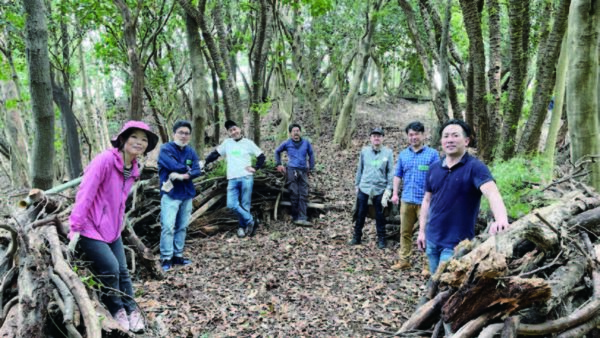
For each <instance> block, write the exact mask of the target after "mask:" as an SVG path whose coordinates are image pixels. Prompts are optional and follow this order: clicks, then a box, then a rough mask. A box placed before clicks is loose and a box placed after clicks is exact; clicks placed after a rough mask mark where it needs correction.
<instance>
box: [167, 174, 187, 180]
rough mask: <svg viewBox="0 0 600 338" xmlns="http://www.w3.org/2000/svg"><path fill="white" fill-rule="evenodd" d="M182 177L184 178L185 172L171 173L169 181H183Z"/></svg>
mask: <svg viewBox="0 0 600 338" xmlns="http://www.w3.org/2000/svg"><path fill="white" fill-rule="evenodd" d="M184 179H185V174H180V173H171V174H170V175H169V180H171V181H183V180H184Z"/></svg>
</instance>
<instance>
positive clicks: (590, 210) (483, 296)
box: [396, 184, 600, 337]
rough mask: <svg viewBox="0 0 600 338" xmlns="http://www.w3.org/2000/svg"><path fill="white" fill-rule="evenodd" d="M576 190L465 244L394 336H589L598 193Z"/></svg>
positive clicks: (594, 308)
mask: <svg viewBox="0 0 600 338" xmlns="http://www.w3.org/2000/svg"><path fill="white" fill-rule="evenodd" d="M578 186H579V189H572V188H573V187H572V186H570V187H568V188H566V189H561V188H559V187H554V188H553V189H551V190H552V191H550V190H549V191H547V193H548V194H550V193H552V194H553V195H554V197H556V196H560V198H558V199H555V201H554V202H553V203H552V204H550V205H549V206H546V207H543V208H540V209H536V210H534V211H532V212H531V213H530V214H528V215H526V216H525V217H522V218H521V219H519V220H517V221H515V222H514V223H512V226H511V228H510V229H509V230H508V231H506V232H504V233H501V234H497V235H495V236H489V235H488V234H483V235H480V236H478V237H477V238H475V239H474V240H473V241H463V242H461V243H460V244H459V245H458V246H457V247H456V249H455V254H454V257H453V258H452V259H451V260H450V261H448V262H446V263H443V264H441V265H440V267H439V269H438V271H437V273H436V274H435V275H434V276H432V279H431V281H430V282H429V284H428V290H427V295H426V296H425V299H423V300H422V302H421V304H422V305H420V306H419V307H418V308H417V309H416V311H415V312H414V313H413V315H412V316H411V318H409V319H408V320H407V321H406V322H405V323H404V324H403V326H402V327H401V328H400V330H399V331H398V332H396V334H397V335H407V334H411V333H415V332H423V330H430V331H428V332H429V334H430V335H432V336H434V337H438V336H441V335H443V331H444V330H445V331H446V335H453V337H473V336H477V335H479V337H493V336H494V335H495V334H497V333H500V332H501V331H502V335H503V337H504V336H505V335H506V336H513V337H515V336H516V335H554V334H558V335H559V337H578V336H581V335H584V334H585V333H587V332H589V331H590V330H592V329H593V328H594V327H595V326H596V325H598V323H599V322H600V313H599V310H600V265H599V264H600V260H598V257H600V244H594V243H593V242H592V241H598V236H597V234H600V195H598V194H596V193H595V192H593V191H591V190H590V189H589V188H587V187H586V186H583V185H581V184H578ZM564 191H570V192H568V193H565V192H564ZM596 253H598V254H596Z"/></svg>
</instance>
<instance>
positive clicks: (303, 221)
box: [294, 219, 312, 227]
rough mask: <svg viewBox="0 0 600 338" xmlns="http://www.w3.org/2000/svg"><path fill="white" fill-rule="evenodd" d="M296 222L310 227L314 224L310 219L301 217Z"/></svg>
mask: <svg viewBox="0 0 600 338" xmlns="http://www.w3.org/2000/svg"><path fill="white" fill-rule="evenodd" d="M294 224H296V225H300V226H303V227H309V226H311V225H312V223H311V222H309V221H307V220H305V219H299V220H297V221H295V222H294Z"/></svg>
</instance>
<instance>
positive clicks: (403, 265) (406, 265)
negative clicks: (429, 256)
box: [391, 259, 412, 271]
mask: <svg viewBox="0 0 600 338" xmlns="http://www.w3.org/2000/svg"><path fill="white" fill-rule="evenodd" d="M411 267H412V266H411V265H410V263H409V262H407V261H405V260H402V259H401V260H399V261H398V263H396V264H394V265H392V267H391V269H392V270H394V271H399V270H408V269H410V268H411Z"/></svg>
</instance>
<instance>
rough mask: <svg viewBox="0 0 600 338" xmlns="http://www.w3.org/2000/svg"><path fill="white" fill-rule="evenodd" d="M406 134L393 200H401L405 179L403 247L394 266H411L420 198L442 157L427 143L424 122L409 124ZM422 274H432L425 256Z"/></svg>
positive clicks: (401, 226)
mask: <svg viewBox="0 0 600 338" xmlns="http://www.w3.org/2000/svg"><path fill="white" fill-rule="evenodd" d="M405 131H406V136H407V137H408V142H409V143H410V146H409V147H407V148H406V149H404V150H402V151H401V152H400V154H399V155H398V162H396V172H395V174H394V190H393V193H392V203H394V204H398V202H399V201H400V197H399V196H398V190H400V189H399V188H400V182H402V203H401V204H400V250H399V252H398V255H399V260H398V262H397V263H396V264H395V265H393V266H392V270H406V269H410V267H411V263H410V256H411V252H412V245H413V241H412V238H413V233H414V231H415V230H416V229H417V228H418V223H417V219H418V218H419V212H420V211H421V202H422V201H423V196H424V195H425V178H426V177H427V172H428V171H429V167H430V166H431V165H432V164H433V163H435V162H437V161H439V160H440V156H439V155H438V152H437V151H436V150H434V149H432V148H429V147H428V146H426V145H425V143H424V141H425V135H424V134H425V126H424V125H423V123H421V122H419V121H415V122H411V123H410V124H409V125H408V126H406V129H405ZM425 262H426V263H425V266H424V267H423V274H424V275H428V274H429V267H428V265H427V259H425Z"/></svg>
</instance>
